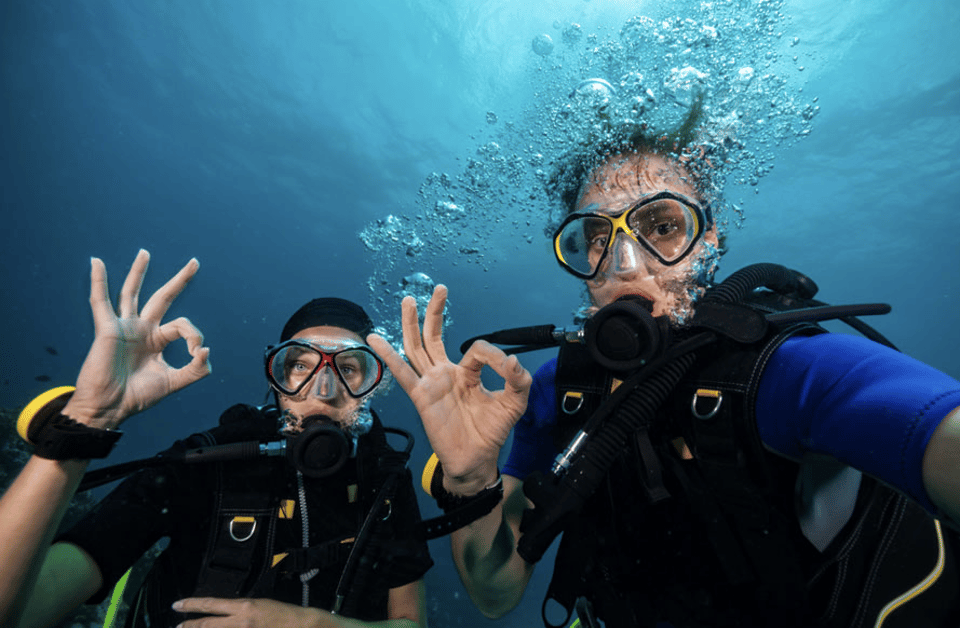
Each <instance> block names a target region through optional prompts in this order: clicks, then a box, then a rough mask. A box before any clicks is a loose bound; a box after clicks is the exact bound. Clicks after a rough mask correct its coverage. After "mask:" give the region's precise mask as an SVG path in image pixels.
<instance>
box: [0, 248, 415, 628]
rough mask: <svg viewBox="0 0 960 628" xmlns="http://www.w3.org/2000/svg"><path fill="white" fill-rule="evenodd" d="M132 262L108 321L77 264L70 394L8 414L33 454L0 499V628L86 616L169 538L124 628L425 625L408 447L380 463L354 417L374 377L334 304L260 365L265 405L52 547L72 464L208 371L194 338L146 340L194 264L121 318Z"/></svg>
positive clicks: (155, 462)
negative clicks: (176, 360)
mask: <svg viewBox="0 0 960 628" xmlns="http://www.w3.org/2000/svg"><path fill="white" fill-rule="evenodd" d="M148 260H149V255H148V254H147V252H146V251H141V252H140V253H139V254H138V255H137V258H136V260H135V261H134V264H133V266H132V268H131V270H130V273H129V275H128V276H127V279H126V282H125V283H124V286H123V289H122V291H121V293H120V300H119V315H118V314H117V313H115V312H114V310H113V308H112V306H111V303H110V300H109V296H108V291H107V281H106V270H105V268H104V266H103V263H102V262H101V261H100V260H99V259H93V260H92V271H91V298H90V301H91V306H92V310H93V316H94V322H95V326H96V337H95V339H94V343H93V347H92V348H91V350H90V353H89V355H88V356H87V359H86V361H85V362H84V365H83V367H82V369H81V372H80V375H79V377H78V379H77V385H76V388H75V390H74V389H73V388H72V387H68V388H66V389H55V390H54V391H51V393H48V394H46V395H41V397H40V398H38V400H36V401H35V402H34V403H32V404H31V405H29V406H28V407H27V409H25V410H24V414H22V415H21V420H20V423H19V425H18V427H20V428H22V429H21V434H22V435H24V436H25V437H26V438H27V439H28V440H29V441H30V442H32V443H33V444H34V445H35V447H36V451H35V455H34V456H33V457H32V458H31V459H30V460H29V462H28V463H27V465H26V467H25V468H24V470H23V471H22V472H21V474H20V475H19V476H18V478H17V479H16V480H15V482H14V484H13V485H12V486H11V487H10V488H9V490H8V491H7V492H6V493H5V494H4V496H3V498H2V500H0V548H2V549H0V564H2V565H3V572H4V577H3V578H2V583H0V624H2V625H4V626H48V625H52V624H54V623H56V622H58V621H60V620H61V619H62V618H63V617H65V616H66V615H67V614H68V613H69V612H70V611H71V610H72V609H73V608H75V607H76V606H77V605H79V604H81V603H83V602H88V603H97V602H99V601H101V600H103V599H104V597H105V596H106V595H107V594H108V593H109V591H110V589H111V588H112V587H113V585H114V583H115V582H117V581H118V579H120V578H121V576H122V575H123V574H124V572H126V571H127V570H128V568H129V567H130V566H131V565H132V564H133V563H134V562H135V561H136V560H137V559H138V558H139V557H140V556H141V555H142V554H143V553H144V552H146V551H147V550H148V549H149V548H150V547H151V546H152V545H153V544H154V543H155V542H156V541H157V540H159V539H161V538H162V537H168V538H169V545H168V546H167V547H166V548H165V549H164V551H163V553H162V554H161V555H160V556H159V558H157V560H156V561H155V562H154V564H153V567H152V568H151V570H150V572H149V574H148V575H147V576H146V579H145V582H144V583H143V585H142V587H141V588H140V589H139V592H138V593H137V595H136V598H135V601H134V602H133V603H132V607H131V610H130V614H129V616H128V620H127V625H128V626H137V627H140V626H166V627H173V626H178V625H179V626H183V627H184V628H190V627H191V626H201V625H206V626H223V627H226V626H264V627H266V626H281V625H282V626H318V627H319V626H322V627H344V626H350V627H358V626H367V625H374V624H373V623H371V622H375V625H377V626H393V627H398V628H399V627H406V628H413V627H414V626H426V613H425V606H424V588H423V580H422V577H423V574H424V573H425V572H426V571H427V570H428V569H429V568H430V567H431V565H432V560H431V559H430V556H429V552H428V548H427V544H426V541H425V538H424V536H423V533H422V529H421V528H422V526H421V522H420V513H419V510H418V506H417V502H416V499H415V495H414V494H413V489H412V484H411V478H410V473H409V471H408V470H407V469H406V467H405V463H406V458H407V457H408V455H409V447H408V448H407V451H403V452H401V451H395V450H394V449H393V448H392V447H390V446H389V445H388V443H387V438H386V432H388V431H393V432H400V431H399V430H393V429H391V428H384V427H383V426H382V425H381V423H380V421H379V419H378V418H377V416H376V414H375V413H374V412H373V411H372V409H371V408H370V399H371V395H373V394H374V393H375V391H376V390H377V389H378V386H379V385H380V384H381V382H382V380H383V376H384V368H383V363H382V362H381V361H380V360H379V358H378V357H377V356H376V355H375V354H374V352H373V351H372V350H371V349H370V348H369V347H368V346H367V345H366V344H365V343H364V339H365V337H366V336H367V334H369V333H370V332H371V331H372V329H373V324H372V322H371V320H370V318H369V317H368V316H367V314H366V313H365V312H364V311H363V309H362V308H361V307H360V306H358V305H356V304H354V303H352V302H350V301H346V300H343V299H339V298H321V299H314V300H312V301H310V302H308V303H307V304H305V305H304V306H303V307H301V308H300V309H299V310H298V311H297V312H296V313H294V315H293V316H292V317H291V318H290V319H289V321H288V322H287V323H286V325H285V326H284V328H283V331H282V334H281V336H280V342H279V344H277V345H271V346H269V347H267V350H266V352H265V357H264V366H265V372H266V376H267V380H268V382H269V384H270V386H271V388H272V390H273V393H274V400H275V402H276V403H275V405H268V406H263V407H254V406H249V405H236V406H233V407H231V408H230V409H228V410H227V411H226V412H225V413H224V414H223V416H222V417H221V419H220V424H219V425H218V426H217V427H214V428H213V429H211V430H208V431H205V432H201V433H198V434H194V435H192V436H190V437H188V438H186V439H184V440H182V441H178V442H177V443H176V444H175V445H174V446H173V447H172V448H170V449H168V450H166V451H165V452H162V453H161V454H158V455H157V457H156V458H154V459H151V461H152V464H151V465H150V466H148V467H147V468H144V469H141V470H139V471H137V472H136V473H134V474H133V475H131V476H130V477H128V478H127V479H126V480H124V482H123V483H121V484H120V485H119V486H118V487H117V488H116V489H115V490H114V491H113V492H111V493H110V494H109V495H108V496H107V497H105V498H104V499H103V500H102V501H101V502H100V503H99V504H98V505H97V506H96V507H95V508H94V510H93V511H92V512H90V513H89V514H88V515H86V516H85V517H84V518H83V519H82V520H81V521H80V522H79V523H78V524H76V525H75V526H73V527H72V528H70V529H69V530H67V531H65V532H63V533H61V534H59V535H58V536H56V537H55V531H56V529H57V527H58V524H59V522H60V519H61V517H62V515H63V511H64V510H65V508H66V504H67V502H68V501H69V499H70V497H71V496H72V495H73V494H74V492H75V491H76V490H77V487H78V485H80V483H81V479H82V478H83V475H84V470H85V468H86V466H87V464H88V462H89V459H90V458H94V457H101V458H102V457H105V456H106V455H107V454H108V453H109V451H110V449H111V447H112V445H113V443H114V442H115V441H116V440H117V438H119V435H120V432H118V431H116V430H117V428H118V427H120V425H121V424H122V423H123V422H124V421H125V420H126V419H127V418H129V417H130V416H132V415H134V414H136V413H137V412H140V411H142V410H144V409H145V408H147V407H150V406H152V405H153V404H155V403H156V402H158V401H159V400H160V399H162V398H163V397H165V396H167V395H169V394H171V393H172V392H175V391H177V390H179V389H181V388H183V387H185V386H187V385H189V384H190V383H192V382H194V381H196V380H198V379H200V378H202V377H204V376H205V375H207V374H209V372H210V365H209V362H208V357H209V349H208V348H207V347H204V346H203V337H202V335H201V334H200V332H199V331H198V330H197V329H196V328H195V327H194V326H193V325H192V324H191V323H190V322H189V321H188V320H187V319H185V318H179V319H176V320H173V321H169V322H166V323H162V319H163V317H164V315H165V314H166V311H167V309H168V308H169V306H170V304H171V303H172V302H173V301H174V299H175V298H176V297H177V296H178V295H179V293H180V292H181V291H182V290H183V289H184V287H185V286H186V285H187V283H188V282H189V281H190V279H191V278H192V277H193V276H194V274H195V273H196V272H197V270H198V268H199V264H198V263H197V262H196V260H191V261H190V262H189V263H188V264H187V265H186V266H185V267H184V268H183V269H182V270H181V271H180V272H179V273H178V274H177V275H176V276H175V277H173V278H172V279H171V280H170V281H169V282H167V284H166V285H164V286H163V287H162V288H160V289H159V290H158V291H157V292H156V293H155V294H154V295H153V296H152V297H151V298H150V299H149V300H148V301H147V303H146V305H144V307H143V309H142V311H140V312H138V296H139V292H140V286H141V284H142V281H143V277H144V275H145V273H146V269H147V264H148ZM177 338H184V339H185V340H186V342H187V347H188V350H189V352H190V355H191V356H192V359H191V361H190V362H189V363H188V364H187V365H185V366H183V367H182V368H179V369H175V368H172V367H171V366H169V365H168V364H167V363H166V362H164V360H163V357H162V351H163V349H164V348H165V347H166V346H167V345H168V344H169V343H170V342H172V341H174V340H176V339H177ZM408 436H409V435H408ZM410 444H411V445H412V443H410ZM240 450H243V451H242V452H241V453H238V452H240ZM239 456H242V457H239ZM211 459H212V461H211ZM107 471H108V473H107V475H108V476H109V470H107ZM100 472H101V470H97V471H94V472H91V474H90V476H93V475H96V474H98V473H100ZM108 479H109V477H108ZM88 480H89V477H88ZM51 543H52V545H51Z"/></svg>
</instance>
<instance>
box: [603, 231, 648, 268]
mask: <svg viewBox="0 0 960 628" xmlns="http://www.w3.org/2000/svg"><path fill="white" fill-rule="evenodd" d="M611 249H612V250H611V251H610V253H609V255H610V267H609V269H608V271H607V272H609V273H610V274H613V275H618V276H620V277H623V276H629V275H633V274H634V273H636V272H638V271H640V270H641V269H644V270H646V269H647V263H648V261H649V260H650V259H651V256H650V254H649V253H647V252H646V251H645V250H644V249H643V247H642V246H640V243H639V242H637V241H636V239H634V238H633V236H631V235H628V234H626V233H624V232H623V231H620V232H618V233H617V235H616V237H615V238H614V240H613V246H612V247H611Z"/></svg>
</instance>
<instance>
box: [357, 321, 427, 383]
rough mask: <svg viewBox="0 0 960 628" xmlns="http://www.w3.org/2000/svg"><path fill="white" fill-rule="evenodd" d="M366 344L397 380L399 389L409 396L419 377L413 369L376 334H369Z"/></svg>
mask: <svg viewBox="0 0 960 628" xmlns="http://www.w3.org/2000/svg"><path fill="white" fill-rule="evenodd" d="M367 344H368V345H370V348H371V349H373V351H374V353H376V354H377V355H378V356H380V359H381V360H383V363H384V364H386V365H387V368H388V369H390V372H391V373H393V377H394V379H396V380H397V383H398V384H400V387H401V388H403V389H404V390H405V391H406V392H407V394H409V393H410V391H411V390H413V389H414V388H415V387H416V385H417V382H418V381H419V380H420V377H419V376H418V375H417V374H416V372H415V371H414V370H413V368H411V367H410V365H409V364H407V361H406V360H404V359H403V356H401V355H400V354H399V353H397V351H396V349H394V348H393V345H391V344H390V343H389V342H387V341H386V340H385V339H384V338H383V337H382V336H380V335H378V334H370V335H369V336H367Z"/></svg>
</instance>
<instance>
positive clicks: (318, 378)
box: [278, 325, 364, 433]
mask: <svg viewBox="0 0 960 628" xmlns="http://www.w3.org/2000/svg"><path fill="white" fill-rule="evenodd" d="M293 339H294V340H306V341H310V342H312V343H314V344H316V345H318V346H320V347H321V348H322V349H325V350H329V351H332V350H336V349H340V348H344V347H346V346H350V345H356V344H363V340H362V339H361V338H360V336H358V335H357V334H355V333H353V332H351V331H348V330H346V329H342V328H340V327H333V326H329V325H323V326H319V327H309V328H307V329H304V330H302V331H300V332H297V333H296V334H295V335H294V336H293ZM312 355H315V354H312ZM310 366H311V365H303V364H300V363H299V362H298V361H297V360H296V359H295V356H292V357H291V358H290V360H289V363H288V364H287V365H286V366H285V367H284V368H285V375H286V377H288V378H290V379H291V380H295V379H296V377H298V373H299V372H306V373H307V375H309V372H310V371H311V370H312V368H310ZM357 366H359V365H357ZM340 371H341V374H342V375H343V377H344V378H345V379H347V381H348V382H350V381H351V378H356V377H358V376H359V375H358V373H359V369H358V368H351V365H350V364H349V363H348V362H343V363H341V364H340ZM297 383H299V382H297ZM278 397H279V400H280V410H281V411H289V413H290V414H292V415H293V417H294V418H295V419H296V423H295V424H291V425H289V426H288V428H287V429H286V430H285V431H286V432H288V433H297V432H299V431H301V430H302V429H303V427H304V426H303V424H302V421H303V419H304V418H305V417H308V416H311V415H315V414H323V415H326V416H328V417H330V418H331V419H332V420H333V421H335V422H336V423H338V424H340V426H341V427H343V428H348V427H350V426H351V425H352V424H353V423H355V422H356V421H357V418H358V412H359V410H360V408H361V406H362V405H363V401H364V400H363V398H359V399H358V398H354V397H351V396H350V394H349V393H348V392H347V390H346V388H345V387H344V385H343V383H342V382H341V381H340V379H339V378H338V377H337V375H336V373H334V372H333V368H332V367H331V366H330V365H329V364H327V365H324V366H322V367H321V368H320V370H318V371H317V372H316V373H315V374H313V375H312V376H310V379H309V381H307V382H306V384H305V385H304V386H303V388H302V389H301V390H300V391H299V392H298V393H296V394H294V395H287V394H284V393H282V392H278Z"/></svg>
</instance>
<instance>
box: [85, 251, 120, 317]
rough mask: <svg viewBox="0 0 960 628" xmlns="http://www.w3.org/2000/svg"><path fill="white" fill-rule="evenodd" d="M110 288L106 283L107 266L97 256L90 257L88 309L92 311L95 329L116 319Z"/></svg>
mask: <svg viewBox="0 0 960 628" xmlns="http://www.w3.org/2000/svg"><path fill="white" fill-rule="evenodd" d="M109 290H110V288H109V286H108V285H107V267H106V266H104V265H103V260H101V259H100V258H98V257H91V258H90V310H91V311H92V312H93V324H94V326H95V327H96V328H97V329H101V328H102V326H103V325H106V324H109V323H111V322H113V321H114V320H115V319H116V316H117V314H116V312H114V311H113V305H112V304H111V303H110V292H109Z"/></svg>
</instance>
